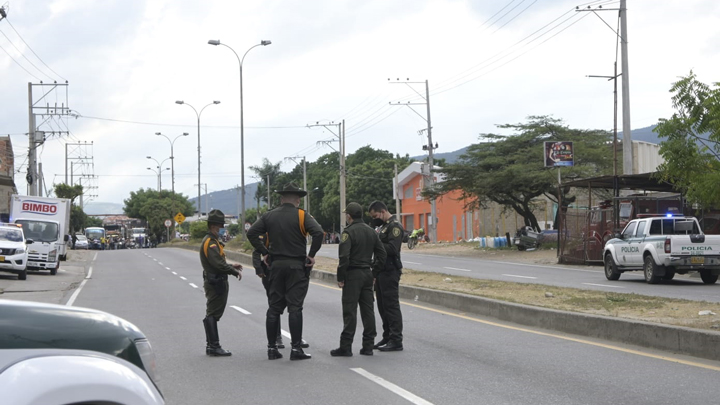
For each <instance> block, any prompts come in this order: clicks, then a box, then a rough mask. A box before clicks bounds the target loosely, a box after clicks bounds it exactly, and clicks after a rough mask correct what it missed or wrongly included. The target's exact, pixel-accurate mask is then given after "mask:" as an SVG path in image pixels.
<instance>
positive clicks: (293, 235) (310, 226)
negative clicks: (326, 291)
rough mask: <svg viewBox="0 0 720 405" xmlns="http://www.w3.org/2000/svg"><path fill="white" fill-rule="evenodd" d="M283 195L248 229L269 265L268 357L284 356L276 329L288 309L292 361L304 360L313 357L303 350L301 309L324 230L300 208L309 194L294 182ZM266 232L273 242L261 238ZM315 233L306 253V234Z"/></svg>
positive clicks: (279, 191) (254, 245)
mask: <svg viewBox="0 0 720 405" xmlns="http://www.w3.org/2000/svg"><path fill="white" fill-rule="evenodd" d="M276 192H277V193H278V194H280V196H281V198H280V202H281V205H280V206H279V207H277V208H275V209H273V210H271V211H269V212H268V213H266V214H265V215H263V216H262V217H260V218H259V219H258V220H257V221H256V222H255V223H254V224H253V225H252V226H251V227H250V230H248V233H247V236H248V240H249V241H250V243H252V245H253V247H254V248H255V249H256V250H258V251H259V252H260V254H261V256H262V261H263V262H265V264H266V265H268V266H269V269H270V270H269V280H268V281H269V282H270V288H269V296H268V306H269V308H268V311H267V317H266V321H265V330H266V333H267V340H268V359H270V360H275V359H280V358H282V354H280V352H279V351H278V348H277V341H276V339H277V330H278V327H279V324H278V322H279V321H280V315H281V314H282V313H283V311H284V310H285V307H287V309H288V323H289V326H290V336H291V340H292V350H291V351H290V360H305V359H309V358H311V357H312V356H310V355H309V354H307V353H305V352H304V351H303V349H302V346H301V345H302V329H303V316H302V308H303V303H304V301H305V296H306V295H307V291H308V286H309V284H310V279H309V274H310V272H309V269H310V268H312V266H313V265H314V264H315V254H316V253H317V251H318V250H320V248H321V247H322V238H323V230H322V228H321V227H320V225H319V224H318V223H317V221H315V218H313V217H311V216H310V215H309V214H307V213H305V211H304V210H301V209H299V208H298V207H299V206H300V199H301V198H302V197H304V196H305V195H307V192H306V191H305V190H301V189H300V188H299V187H297V186H296V185H295V184H293V183H288V184H286V185H285V187H283V189H282V190H278V191H276ZM264 234H267V235H268V238H269V240H270V245H269V246H268V247H265V244H264V243H263V241H262V240H261V239H260V235H264ZM308 234H309V235H310V236H312V244H311V245H310V252H307V240H306V236H307V235H308Z"/></svg>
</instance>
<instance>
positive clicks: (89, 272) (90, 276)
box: [85, 266, 92, 280]
mask: <svg viewBox="0 0 720 405" xmlns="http://www.w3.org/2000/svg"><path fill="white" fill-rule="evenodd" d="M89 278H92V266H90V268H89V269H88V274H87V276H85V279H86V280H87V279H89Z"/></svg>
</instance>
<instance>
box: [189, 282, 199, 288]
mask: <svg viewBox="0 0 720 405" xmlns="http://www.w3.org/2000/svg"><path fill="white" fill-rule="evenodd" d="M190 287H192V288H198V286H196V285H195V284H193V283H190Z"/></svg>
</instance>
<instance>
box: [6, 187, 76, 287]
mask: <svg viewBox="0 0 720 405" xmlns="http://www.w3.org/2000/svg"><path fill="white" fill-rule="evenodd" d="M10 222H13V223H16V224H20V225H22V227H23V232H24V234H25V237H26V238H27V239H32V240H33V242H34V243H33V245H32V247H31V248H30V249H29V250H28V263H27V267H28V269H38V270H50V274H52V275H55V274H57V270H58V268H60V261H61V260H65V259H66V258H67V245H66V242H67V241H68V238H69V235H67V231H68V230H69V227H70V200H69V199H65V198H47V197H35V196H33V197H29V196H24V195H13V196H12V200H11V207H10Z"/></svg>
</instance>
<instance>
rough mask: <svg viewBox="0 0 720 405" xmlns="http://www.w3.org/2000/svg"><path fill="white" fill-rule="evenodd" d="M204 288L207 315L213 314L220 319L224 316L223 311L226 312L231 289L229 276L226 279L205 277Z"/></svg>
mask: <svg viewBox="0 0 720 405" xmlns="http://www.w3.org/2000/svg"><path fill="white" fill-rule="evenodd" d="M203 289H204V290H205V299H206V300H207V303H206V310H205V315H206V316H212V317H214V318H215V319H216V320H218V321H219V320H220V318H221V317H222V316H223V313H225V306H226V305H227V300H228V292H229V291H230V284H229V283H228V280H227V276H226V277H225V279H224V280H223V279H219V280H212V281H210V280H208V279H205V282H204V283H203Z"/></svg>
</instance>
